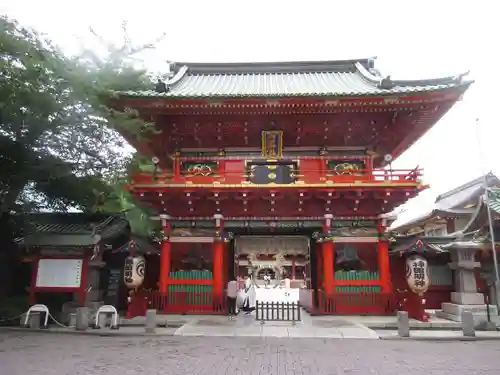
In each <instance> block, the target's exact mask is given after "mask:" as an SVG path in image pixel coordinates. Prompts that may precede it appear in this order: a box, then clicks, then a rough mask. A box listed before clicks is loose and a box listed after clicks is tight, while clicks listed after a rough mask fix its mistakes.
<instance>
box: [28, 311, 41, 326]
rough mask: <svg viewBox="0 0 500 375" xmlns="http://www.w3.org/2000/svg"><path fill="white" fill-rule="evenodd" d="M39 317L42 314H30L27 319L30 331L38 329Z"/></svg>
mask: <svg viewBox="0 0 500 375" xmlns="http://www.w3.org/2000/svg"><path fill="white" fill-rule="evenodd" d="M41 315H42V314H41V313H39V312H30V316H29V318H28V327H29V328H31V329H40V319H41ZM25 317H26V315H25Z"/></svg>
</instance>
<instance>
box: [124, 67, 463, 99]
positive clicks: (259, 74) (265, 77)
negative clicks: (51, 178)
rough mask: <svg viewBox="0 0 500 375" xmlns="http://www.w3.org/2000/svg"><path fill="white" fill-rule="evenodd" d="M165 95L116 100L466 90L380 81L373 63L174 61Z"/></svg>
mask: <svg viewBox="0 0 500 375" xmlns="http://www.w3.org/2000/svg"><path fill="white" fill-rule="evenodd" d="M170 68H171V71H172V74H171V76H170V78H169V79H168V81H166V82H165V84H166V87H167V91H166V92H163V93H161V92H157V91H156V90H154V88H153V87H152V89H151V90H148V91H124V92H119V93H118V95H120V96H133V97H164V98H179V99H181V98H214V97H224V98H244V97H248V98H252V97H270V98H272V97H336V96H337V97H340V96H369V95H393V94H410V93H421V92H428V91H436V90H443V89H448V88H453V87H459V86H464V88H465V87H466V86H468V85H469V84H470V83H471V82H470V81H468V82H466V81H464V80H463V76H464V75H460V76H456V77H446V78H440V79H431V80H415V81H401V80H391V79H390V77H383V76H382V75H380V73H379V72H378V71H377V70H376V69H374V65H373V59H362V60H348V61H318V62H283V63H227V64H222V63H220V64H219V63H212V64H209V63H176V64H171V65H170Z"/></svg>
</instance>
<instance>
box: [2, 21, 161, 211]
mask: <svg viewBox="0 0 500 375" xmlns="http://www.w3.org/2000/svg"><path fill="white" fill-rule="evenodd" d="M124 33H126V30H125V29H124ZM125 35H126V34H125ZM96 37H97V36H96ZM150 47H151V46H150V45H145V46H139V47H134V46H133V45H132V44H131V43H130V41H129V38H128V37H127V38H126V39H125V43H124V45H123V46H120V47H115V46H113V45H112V44H109V43H108V44H107V49H108V56H104V57H99V56H97V55H96V54H94V53H92V52H91V51H84V53H83V54H82V55H81V56H78V57H77V58H68V57H66V56H64V54H63V53H61V52H60V51H59V50H58V49H57V48H56V47H55V46H53V45H52V44H51V43H50V42H49V41H47V40H45V39H43V38H42V37H41V36H40V35H38V34H37V33H36V32H34V31H32V30H28V29H26V28H23V27H21V26H19V25H18V24H17V23H16V22H14V21H11V20H9V19H7V18H5V17H3V18H0V98H2V102H1V103H0V124H1V127H0V149H1V150H2V153H1V154H0V197H1V205H0V209H1V212H2V213H5V212H10V211H12V210H14V209H15V207H16V203H19V198H23V197H24V198H26V196H27V197H31V198H34V197H35V196H36V194H41V195H42V197H44V198H45V199H40V200H39V201H41V202H44V203H45V206H49V207H51V208H57V209H63V208H65V207H68V206H72V207H76V208H81V209H84V210H85V209H90V208H92V207H93V206H94V205H95V200H96V199H97V198H96V196H95V194H93V193H92V192H95V191H96V190H97V191H99V190H104V191H106V190H109V186H108V184H107V183H106V182H108V181H109V179H110V178H111V176H112V175H114V174H116V173H117V172H119V173H120V172H123V171H124V170H125V167H126V164H127V163H128V162H129V158H128V157H124V156H123V155H124V147H125V146H126V144H125V142H124V140H123V138H122V137H121V136H120V135H119V133H118V132H116V131H115V129H117V128H123V127H126V128H127V130H128V131H129V132H134V131H136V132H140V131H142V132H143V131H144V129H145V128H147V124H144V123H143V122H142V120H140V119H139V118H137V117H135V116H131V115H130V114H129V113H119V112H117V111H113V110H111V109H109V108H108V107H106V105H105V101H106V99H107V97H108V95H112V93H113V92H114V91H117V90H140V89H146V88H150V87H151V85H152V84H151V80H150V78H149V77H148V75H147V74H146V72H145V71H144V70H139V69H137V67H136V66H135V64H134V59H133V55H134V54H137V53H138V52H139V51H141V50H142V49H144V48H150ZM26 189H28V192H27V191H26ZM23 192H24V193H29V192H30V194H23ZM31 200H33V199H31ZM35 201H36V200H35Z"/></svg>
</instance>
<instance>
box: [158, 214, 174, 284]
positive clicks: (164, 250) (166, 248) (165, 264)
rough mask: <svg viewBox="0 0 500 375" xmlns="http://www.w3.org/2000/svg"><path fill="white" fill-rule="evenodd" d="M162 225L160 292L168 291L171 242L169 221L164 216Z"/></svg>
mask: <svg viewBox="0 0 500 375" xmlns="http://www.w3.org/2000/svg"><path fill="white" fill-rule="evenodd" d="M162 226H163V235H164V239H163V243H162V245H161V253H160V280H159V283H158V284H159V285H158V286H159V289H160V293H167V292H168V279H169V275H170V251H171V247H172V244H171V242H170V223H169V222H167V219H166V218H162Z"/></svg>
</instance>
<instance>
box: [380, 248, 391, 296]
mask: <svg viewBox="0 0 500 375" xmlns="http://www.w3.org/2000/svg"><path fill="white" fill-rule="evenodd" d="M378 270H379V274H380V287H381V288H382V292H384V293H392V283H391V269H390V264H389V242H388V241H379V243H378Z"/></svg>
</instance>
